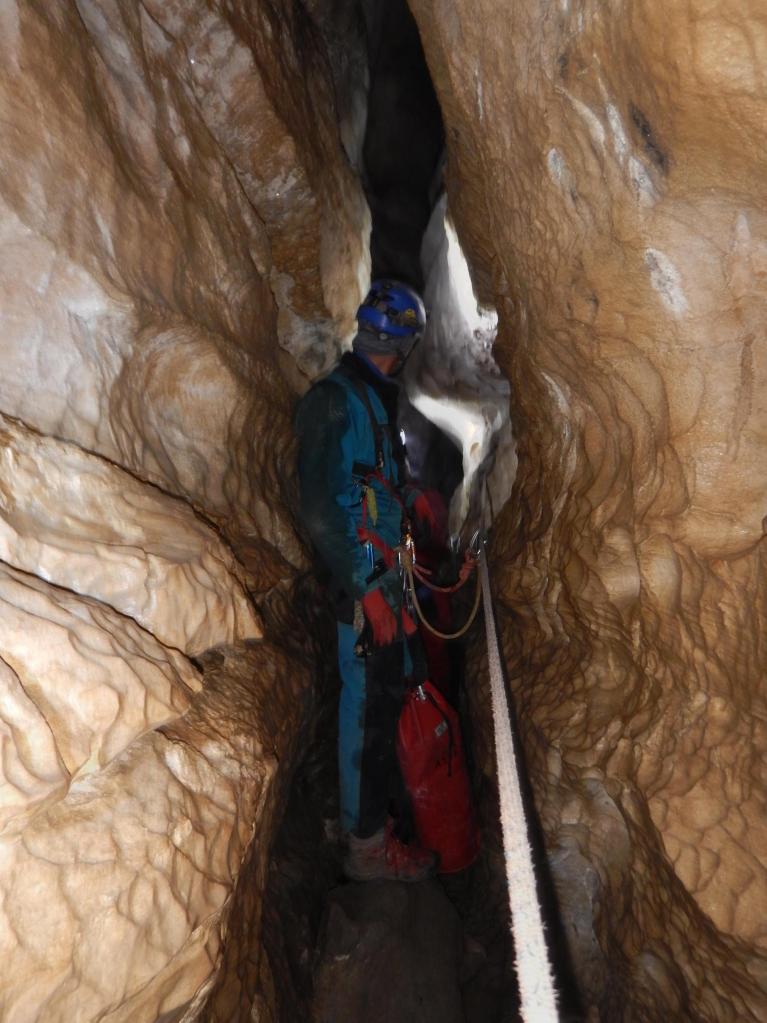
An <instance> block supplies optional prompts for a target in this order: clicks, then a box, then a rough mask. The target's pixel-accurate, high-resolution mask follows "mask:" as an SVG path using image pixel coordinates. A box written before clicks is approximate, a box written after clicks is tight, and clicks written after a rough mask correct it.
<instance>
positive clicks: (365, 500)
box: [340, 364, 482, 640]
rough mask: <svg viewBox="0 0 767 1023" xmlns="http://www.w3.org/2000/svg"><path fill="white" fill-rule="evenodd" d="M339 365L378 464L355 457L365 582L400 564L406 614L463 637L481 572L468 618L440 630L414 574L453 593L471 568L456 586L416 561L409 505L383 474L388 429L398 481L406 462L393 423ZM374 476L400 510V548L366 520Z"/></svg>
mask: <svg viewBox="0 0 767 1023" xmlns="http://www.w3.org/2000/svg"><path fill="white" fill-rule="evenodd" d="M340 368H341V371H342V372H343V374H344V376H345V377H346V379H347V380H349V382H350V383H351V385H352V387H353V388H354V391H355V393H356V394H357V396H358V397H359V399H360V401H361V402H362V404H363V405H364V407H365V410H366V411H367V414H368V418H369V420H370V427H371V430H372V432H373V444H374V449H375V465H374V466H370V465H366V464H363V463H361V462H355V463H354V464H353V465H352V475H353V477H354V480H355V482H356V483H358V485H359V486H361V487H362V523H361V525H360V526H358V527H357V536H358V538H359V541H360V543H361V544H362V545H363V546H364V547H365V550H366V552H367V557H368V563H369V565H370V568H371V573H370V575H369V576H368V577H367V579H366V580H365V581H366V582H367V583H372V582H373V581H374V580H375V579H378V578H379V577H380V576H381V575H383V574H384V572H386V571H387V570H388V569H390V568H393V567H394V565H395V564H396V566H397V568H398V570H399V573H400V576H401V578H402V598H403V600H402V603H403V607H404V609H405V611H407V612H408V614H413V613H416V614H417V615H418V617H419V619H420V620H421V622H422V623H423V625H424V626H425V628H426V629H428V630H429V632H431V633H432V634H433V635H435V636H437V637H438V638H439V639H445V640H447V639H459V638H460V637H461V636H463V635H464V634H465V633H466V632H468V630H469V628H470V627H471V625H472V624H473V622H474V619H475V618H476V616H477V612H478V610H479V604H480V599H481V596H482V589H481V583H480V578H479V575H477V584H476V593H475V597H474V603H473V606H472V608H471V611H470V613H469V617H468V619H467V621H466V623H465V624H464V625H463V626H462V627H461V628H460V629H458V631H457V632H452V633H445V632H440V631H439V630H438V629H435V628H434V626H433V625H432V624H431V623H430V622H429V621H428V620H427V618H426V616H425V615H424V612H423V610H422V608H421V605H420V602H419V600H418V594H417V588H416V579H417V580H418V582H419V583H420V584H421V585H423V586H425V587H426V588H427V589H430V590H433V591H434V592H436V593H455V592H457V591H458V590H460V589H461V588H462V587H463V586H464V585H465V583H466V582H468V579H469V576H470V575H471V572H468V573H466V574H465V575H464V576H463V577H461V578H459V580H458V582H457V583H455V584H454V585H453V586H437V585H436V584H434V583H432V582H431V581H430V580H429V579H428V576H427V575H426V571H425V570H424V569H422V568H421V567H420V566H419V565H418V564H417V562H416V550H415V542H414V540H413V531H412V523H411V520H410V515H409V513H408V509H407V506H406V504H405V502H404V500H403V499H402V496H401V495H400V493H399V492H398V489H397V486H396V485H395V484H394V483H393V482H392V481H391V480H390V479H388V478H387V476H385V475H384V468H385V465H386V460H385V456H384V436H385V433H387V432H388V433H389V438H390V450H391V452H392V459H393V461H394V463H395V465H396V466H397V476H398V482H399V480H400V479H401V476H402V463H403V462H404V456H403V455H400V457H398V455H399V451H398V449H397V445H396V442H395V440H394V438H393V436H392V431H391V426H390V424H388V423H387V424H386V426H384V425H383V424H382V423H380V422H379V421H378V417H377V416H376V414H375V410H374V409H373V405H372V402H371V401H370V395H369V394H368V389H367V387H366V385H365V383H364V382H363V381H362V380H360V379H359V377H357V376H356V374H354V373H353V372H352V371H351V370H349V369H347V367H346V366H344V365H343V364H342V366H341V367H340ZM373 481H376V482H378V483H379V484H380V485H381V486H382V487H383V488H384V489H385V490H387V491H388V492H389V494H390V495H391V496H392V497H393V498H394V500H395V501H396V502H397V503H398V504H399V506H400V508H401V510H402V523H401V529H402V532H401V537H400V542H399V545H398V546H397V547H394V548H392V547H390V546H389V545H388V544H387V543H386V542H385V541H384V540H383V538H382V537H381V536H379V535H378V533H376V532H375V531H374V529H372V528H370V527H369V526H368V519H369V520H370V524H371V526H373V527H374V526H375V525H376V522H377V521H378V499H377V497H376V492H375V490H374V489H373V486H372V483H373ZM478 540H479V534H477V535H476V536H475V537H474V539H473V540H472V543H471V544H470V547H469V550H468V551H467V562H471V567H472V571H473V569H474V568H475V567H476V561H477V558H478V555H479V549H478V548H477V550H476V551H475V550H474V547H475V544H476V543H477V542H478ZM376 554H378V558H376Z"/></svg>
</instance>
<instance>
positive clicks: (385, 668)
mask: <svg viewBox="0 0 767 1023" xmlns="http://www.w3.org/2000/svg"><path fill="white" fill-rule="evenodd" d="M356 640H357V635H356V632H355V630H354V627H353V626H352V625H346V624H344V623H341V622H339V624H338V664H339V669H340V672H341V701H340V705H339V728H338V767H339V776H340V783H341V784H340V788H341V826H342V829H343V830H344V831H345V832H347V833H352V834H355V835H357V837H359V838H369V837H370V836H371V835H373V834H376V833H377V832H380V831H381V830H382V829H383V827H384V824H385V823H386V817H387V813H388V807H389V800H390V797H391V796H392V795H393V794H396V793H397V792H398V787H399V786H400V785H401V780H400V772H399V763H398V761H397V755H396V749H395V737H396V733H397V722H398V721H399V715H400V712H401V710H402V697H403V692H404V682H403V678H402V644H401V643H391V644H389V645H388V646H385V647H378V648H376V649H375V650H374V652H372V653H371V654H370V655H369V656H367V657H358V656H357V655H356V654H355V653H354V644H355V642H356Z"/></svg>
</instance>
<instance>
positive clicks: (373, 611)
mask: <svg viewBox="0 0 767 1023" xmlns="http://www.w3.org/2000/svg"><path fill="white" fill-rule="evenodd" d="M362 610H363V612H364V613H365V617H366V618H367V620H368V621H369V622H370V627H371V629H372V630H373V643H374V644H375V645H376V646H386V645H387V644H388V643H393V642H394V640H395V639H396V638H397V618H396V616H395V614H394V612H393V611H392V609H391V608H390V607H389V605H388V604H387V602H386V598H385V597H384V595H383V593H381V591H380V589H378V590H371V591H370V593H366V594H365V596H364V597H363V598H362Z"/></svg>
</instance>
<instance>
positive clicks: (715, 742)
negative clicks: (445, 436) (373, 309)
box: [411, 0, 767, 1021]
mask: <svg viewBox="0 0 767 1023" xmlns="http://www.w3.org/2000/svg"><path fill="white" fill-rule="evenodd" d="M411 7H412V9H413V11H414V13H415V15H416V18H417V20H418V23H419V26H420V30H421V34H422V37H423V40H424V46H425V51H426V56H427V60H428V62H429V65H430V68H431V71H432V76H433V78H434V82H435V85H436V88H437V93H438V96H439V99H440V103H441V105H442V110H443V116H444V119H445V123H446V126H447V137H448V152H449V157H448V175H447V180H448V192H449V195H450V197H451V210H452V212H453V216H454V218H455V221H456V224H457V227H458V230H459V233H460V236H461V240H462V242H463V244H464V247H465V249H466V251H467V254H468V256H469V260H470V264H471V266H472V270H473V273H474V279H475V284H476V286H477V288H478V290H479V292H480V295H481V296H482V297H483V299H484V300H485V301H486V302H492V303H493V304H495V306H496V307H497V309H498V312H499V315H500V324H501V326H500V334H499V340H498V342H497V344H496V349H495V353H496V357H497V359H498V361H499V363H500V364H501V367H502V368H503V370H504V371H505V373H506V374H507V375H508V377H509V379H510V381H511V385H512V421H513V423H514V428H515V434H516V436H517V439H518V453H519V469H518V475H517V482H516V485H515V489H514V493H513V495H512V499H511V501H510V502H509V504H508V505H507V506H506V508H505V510H504V512H503V514H502V516H501V517H500V519H499V521H497V523H496V526H495V529H494V539H493V544H492V573H493V577H494V582H495V591H496V595H497V600H498V611H499V614H500V619H501V622H502V631H503V637H504V646H505V654H506V658H507V663H508V666H509V674H510V677H511V682H512V687H513V690H514V693H515V697H516V701H517V707H518V711H519V717H520V728H521V733H522V739H523V743H524V747H525V751H526V755H527V759H528V763H529V767H530V773H531V778H532V781H533V785H534V788H535V793H536V799H537V804H538V808H539V811H540V814H541V818H542V823H543V827H544V831H545V835H546V841H547V848H548V854H549V862H550V865H551V868H552V871H553V874H554V876H555V880H556V882H557V885H558V889H559V894H560V901H561V904H562V910H563V915H564V920H565V926H566V928H567V930H568V936H569V941H570V947H571V951H572V954H573V959H574V965H575V970H576V974H577V976H578V980H579V982H580V985H581V987H582V990H583V992H584V1001H585V1004H586V1007H587V1009H589V1011H590V1013H591V1015H590V1016H589V1018H590V1019H591V1018H593V1019H597V1018H600V1019H603V1020H610V1021H613V1020H624V1019H626V1020H628V1019H631V1020H647V1021H651V1020H653V1021H654V1020H658V1019H674V1020H683V1019H684V1020H687V1019H690V1020H692V1019H694V1020H707V1021H709V1020H710V1021H714V1020H717V1021H724V1020H736V1019H737V1020H739V1021H740V1020H759V1019H763V1018H764V1016H765V1013H766V1012H767V994H766V992H767V971H766V969H765V966H766V965H767V964H766V961H765V953H766V952H767V931H765V920H766V919H767V912H766V910H767V871H766V870H765V861H764V849H765V847H766V841H765V839H766V838H767V836H766V835H765V819H764V798H765V777H764V768H763V764H764V756H765V741H766V736H765V728H764V720H765V718H764V711H765V706H764V691H763V685H761V683H762V680H763V678H764V672H765V647H764V640H763V636H764V615H765V611H766V610H767V608H766V607H765V571H764V543H763V540H762V537H763V515H764V512H765V482H766V475H765V471H764V465H765V459H764V441H765V394H766V393H767V389H766V388H765V382H766V381H765V374H766V371H767V356H766V349H765V338H764V323H765V312H766V311H767V310H766V309H765V305H766V303H765V297H766V296H765V282H766V276H765V275H766V274H767V242H766V241H765V229H766V228H767V220H766V219H765V214H766V211H765V206H764V187H763V179H764V159H763V153H762V141H763V138H764V129H765V123H766V122H765V118H766V115H767V93H766V92H765V87H764V80H763V71H762V68H763V66H764V54H765V48H766V47H767V29H765V24H764V21H763V19H762V18H761V16H760V14H759V8H758V5H756V4H754V3H751V4H745V5H739V6H738V7H737V8H735V7H732V6H731V5H728V4H726V3H722V4H718V5H711V4H709V3H704V2H698V0H696V2H693V3H691V4H687V5H684V6H682V7H671V8H670V7H669V6H668V5H658V4H654V3H650V2H643V0H640V2H637V3H633V4H630V5H628V4H612V5H605V4H598V3H592V2H589V0H586V2H575V0H561V2H559V3H545V4H543V5H541V4H538V3H533V2H531V0H522V2H520V3H516V4H514V5H511V6H510V5H508V4H502V3H499V2H497V0H478V2H476V3H471V4H469V3H464V2H462V0H412V3H411ZM483 677H484V675H483V673H482V672H478V673H477V685H478V686H479V685H481V680H482V679H483ZM479 702H480V704H481V703H482V700H480V701H479ZM483 755H484V758H485V769H486V771H487V772H488V773H490V771H491V756H492V754H491V751H490V750H489V749H487V748H486V749H485V750H484V754H483Z"/></svg>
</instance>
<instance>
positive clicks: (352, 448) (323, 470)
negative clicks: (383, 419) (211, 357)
mask: <svg viewBox="0 0 767 1023" xmlns="http://www.w3.org/2000/svg"><path fill="white" fill-rule="evenodd" d="M295 425H296V433H297V436H298V444H299V453H298V478H299V487H300V514H301V519H302V521H303V523H304V525H305V526H306V528H307V530H308V532H309V535H310V537H311V539H312V542H313V543H314V545H315V547H316V549H317V552H318V553H319V555H320V557H321V558H322V560H323V562H324V563H325V565H326V567H327V568H328V570H329V571H330V572H331V574H332V575H333V576H334V578H335V579H336V581H337V582H338V583H339V584H340V586H341V587H342V588H343V590H344V591H345V593H346V594H347V595H349V596H350V597H353V598H354V599H355V600H359V599H360V597H362V596H363V595H364V594H365V593H367V592H369V591H371V590H374V589H376V588H379V587H380V588H381V589H382V590H383V592H384V596H385V597H386V598H387V600H388V601H389V603H390V604H392V606H394V605H395V604H396V602H397V595H398V591H399V586H400V583H399V577H398V575H397V573H396V571H393V570H388V571H387V572H386V573H385V574H384V575H382V576H380V577H379V578H378V579H376V580H374V581H372V582H371V583H368V582H367V578H368V577H369V576H370V574H371V567H370V563H369V561H368V558H367V555H366V553H365V549H364V547H363V545H362V544H361V543H360V541H359V538H358V536H357V527H358V525H360V524H361V520H362V488H361V486H360V485H359V484H358V483H355V481H354V473H353V466H354V463H355V462H357V461H364V460H365V455H366V454H367V451H366V449H365V439H364V436H363V430H362V429H361V427H360V423H359V422H358V421H357V420H355V417H354V416H352V415H351V413H350V409H349V398H348V395H347V392H346V390H345V389H344V388H343V387H342V386H341V385H339V384H337V383H335V382H333V381H332V380H324V381H322V383H320V384H318V385H316V386H315V387H313V388H312V390H311V391H309V393H308V394H306V395H305V396H304V398H303V399H302V401H301V403H300V405H299V408H298V412H297V415H296V424H295Z"/></svg>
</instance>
